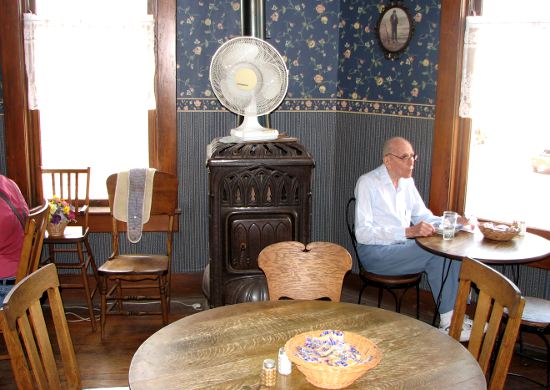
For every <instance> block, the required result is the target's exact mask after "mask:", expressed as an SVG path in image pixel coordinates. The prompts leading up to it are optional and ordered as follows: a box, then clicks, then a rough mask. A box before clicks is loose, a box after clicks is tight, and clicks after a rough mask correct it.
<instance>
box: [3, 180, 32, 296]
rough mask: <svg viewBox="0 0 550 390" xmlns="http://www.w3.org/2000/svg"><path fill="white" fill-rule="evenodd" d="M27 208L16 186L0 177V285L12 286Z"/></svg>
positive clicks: (11, 181)
mask: <svg viewBox="0 0 550 390" xmlns="http://www.w3.org/2000/svg"><path fill="white" fill-rule="evenodd" d="M28 215H29V207H28V206H27V202H26V201H25V198H24V197H23V194H22V193H21V191H20V190H19V187H18V186H17V184H16V183H15V182H14V181H13V180H11V179H9V178H7V177H6V176H3V175H0V285H7V284H13V283H14V280H15V275H16V274H17V267H18V265H19V257H20V255H21V247H22V245H23V236H24V229H25V221H26V218H27V216H28Z"/></svg>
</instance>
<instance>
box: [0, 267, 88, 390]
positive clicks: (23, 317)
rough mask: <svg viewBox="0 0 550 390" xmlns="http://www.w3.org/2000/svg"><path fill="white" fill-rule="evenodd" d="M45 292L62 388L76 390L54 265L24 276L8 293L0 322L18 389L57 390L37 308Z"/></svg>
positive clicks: (78, 385) (73, 359) (54, 368)
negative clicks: (63, 382) (59, 363)
mask: <svg viewBox="0 0 550 390" xmlns="http://www.w3.org/2000/svg"><path fill="white" fill-rule="evenodd" d="M44 292H47V295H48V301H49V304H50V307H51V315H52V318H53V323H54V327H55V334H56V337H57V345H58V346H59V350H60V353H61V361H62V363H63V371H64V378H65V381H66V383H65V384H66V386H65V387H66V388H68V389H80V388H82V386H81V382H80V374H79V369H78V364H77V361H76V356H75V352H74V348H73V344H72V340H71V336H70V334H69V328H68V326H67V320H66V318H65V311H64V309H63V303H62V301H61V295H60V294H59V279H58V276H57V270H56V267H55V265H54V264H48V265H46V266H45V267H42V268H40V269H39V270H37V271H35V272H33V273H32V274H30V275H28V276H26V277H25V278H24V279H23V280H22V281H21V282H20V283H18V284H17V285H15V287H14V288H13V289H12V290H11V291H10V293H9V294H8V296H7V297H6V299H5V300H4V308H3V310H2V311H1V312H0V322H1V323H2V329H3V331H4V338H5V340H6V346H7V349H8V353H9V356H10V358H11V366H12V371H13V375H14V377H15V382H16V384H17V388H18V389H34V388H38V389H60V388H61V384H62V382H61V379H60V375H59V372H58V367H57V364H56V361H55V356H54V352H53V348H52V343H51V341H50V338H49V336H48V329H47V327H46V322H45V320H44V314H43V312H42V307H41V305H40V298H41V297H42V295H43V293H44Z"/></svg>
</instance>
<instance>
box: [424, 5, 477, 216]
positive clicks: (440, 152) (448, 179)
mask: <svg viewBox="0 0 550 390" xmlns="http://www.w3.org/2000/svg"><path fill="white" fill-rule="evenodd" d="M467 7H468V3H467V0H445V1H442V2H441V24H440V31H441V32H440V42H439V65H438V73H437V95H436V111H435V134H434V145H433V154H432V155H433V157H432V179H431V186H430V209H431V210H432V211H433V212H434V213H435V214H439V215H440V214H442V213H443V211H445V210H457V211H461V210H463V209H464V205H459V204H457V201H458V199H461V197H460V196H459V195H458V193H459V192H462V190H463V188H458V181H457V172H458V171H459V167H460V166H461V165H462V164H463V163H464V162H463V159H462V158H460V157H459V152H460V151H461V150H462V148H461V145H462V144H463V142H464V140H465V136H464V135H462V134H461V133H462V131H463V129H461V126H460V123H459V118H458V106H459V103H460V95H459V94H460V77H461V74H462V47H463V41H464V26H465V18H466V12H467ZM466 150H467V149H466Z"/></svg>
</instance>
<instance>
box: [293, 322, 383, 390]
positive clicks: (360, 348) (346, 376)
mask: <svg viewBox="0 0 550 390" xmlns="http://www.w3.org/2000/svg"><path fill="white" fill-rule="evenodd" d="M327 332H340V331H331V330H327V331H323V330H315V331H311V332H305V333H300V334H298V335H296V336H294V337H292V338H291V339H290V340H288V341H287V342H286V344H285V352H286V354H287V356H288V358H289V359H290V361H291V362H293V363H294V364H295V365H296V367H297V368H298V370H300V371H301V372H302V373H303V374H304V375H305V377H306V379H307V381H308V382H309V383H311V384H312V385H315V386H317V387H321V388H323V389H342V388H344V387H347V386H349V385H351V384H352V383H353V382H355V381H356V380H357V379H359V378H360V377H361V376H362V375H364V374H365V373H366V372H367V371H368V370H370V369H371V368H373V367H376V366H377V365H378V363H379V362H380V358H381V355H382V354H381V352H380V350H379V349H378V347H377V346H376V344H374V343H373V342H372V341H370V340H369V339H367V338H366V337H363V336H361V335H359V334H356V333H352V332H340V334H343V343H344V344H345V345H347V346H351V347H353V348H354V349H355V350H356V352H357V353H358V360H359V362H352V363H351V364H349V365H346V366H342V365H330V364H328V363H327V362H326V361H322V359H319V360H318V361H306V360H304V358H303V357H302V356H301V355H300V351H301V350H302V348H303V347H304V346H306V345H308V344H309V343H310V342H311V340H314V341H318V340H319V339H322V338H323V337H325V336H324V335H325V334H326V333H327ZM309 345H310V344H309ZM302 355H303V353H302Z"/></svg>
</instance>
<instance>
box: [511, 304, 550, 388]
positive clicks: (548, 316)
mask: <svg viewBox="0 0 550 390" xmlns="http://www.w3.org/2000/svg"><path fill="white" fill-rule="evenodd" d="M519 332H520V337H519V342H520V344H519V346H520V350H519V354H520V356H521V357H525V358H528V359H532V360H536V361H542V362H544V363H546V384H544V383H541V382H538V381H536V380H534V379H532V378H529V377H527V376H525V375H520V374H517V373H513V372H510V373H509V375H513V376H518V377H521V378H525V379H527V380H529V381H531V382H533V383H536V384H537V385H539V386H542V387H543V388H545V389H550V341H548V337H547V336H548V335H549V334H550V301H549V300H548V299H543V298H536V297H525V309H524V310H523V315H522V316H521V325H520V328H519ZM522 332H527V333H532V334H535V335H537V336H538V337H539V338H540V339H541V340H542V342H543V343H544V345H545V347H546V360H542V359H539V358H536V357H533V356H531V355H528V354H526V353H525V352H524V350H523V338H522Z"/></svg>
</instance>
